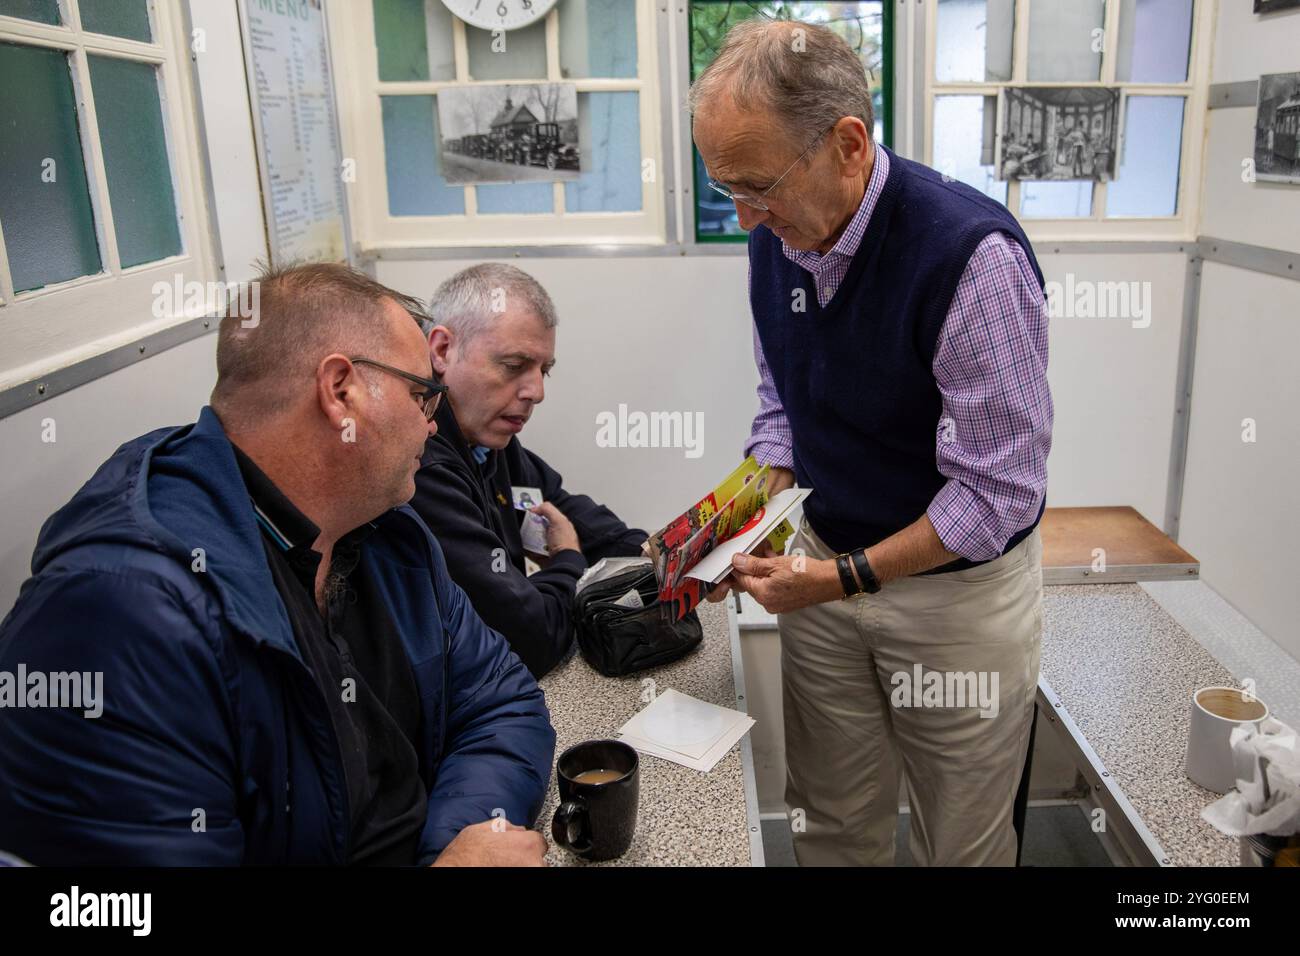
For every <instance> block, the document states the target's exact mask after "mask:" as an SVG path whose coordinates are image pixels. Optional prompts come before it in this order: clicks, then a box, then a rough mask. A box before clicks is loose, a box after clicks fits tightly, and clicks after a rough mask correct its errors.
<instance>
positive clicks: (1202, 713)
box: [1186, 687, 1268, 793]
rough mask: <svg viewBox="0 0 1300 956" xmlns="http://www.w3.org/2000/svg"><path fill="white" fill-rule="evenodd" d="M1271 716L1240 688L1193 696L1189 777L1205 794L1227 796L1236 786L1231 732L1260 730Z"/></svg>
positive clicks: (1202, 691) (1206, 689) (1208, 689)
mask: <svg viewBox="0 0 1300 956" xmlns="http://www.w3.org/2000/svg"><path fill="white" fill-rule="evenodd" d="M1267 716H1268V707H1267V706H1266V705H1265V704H1264V703H1263V701H1261V700H1259V699H1258V698H1256V697H1254V696H1252V695H1250V694H1248V693H1246V692H1245V691H1244V690H1242V689H1241V688H1240V687H1202V688H1201V689H1200V690H1198V691H1197V692H1196V693H1195V694H1193V695H1192V717H1191V724H1190V726H1189V727H1188V731H1187V764H1186V771H1187V776H1188V777H1190V778H1191V779H1192V780H1193V781H1195V782H1196V783H1198V784H1200V785H1201V786H1202V787H1204V788H1205V789H1206V790H1210V791H1212V792H1214V793H1227V792H1228V791H1229V790H1231V789H1232V788H1233V786H1234V785H1235V784H1236V782H1237V774H1236V770H1235V767H1234V763H1233V756H1232V745H1231V743H1230V742H1229V738H1230V737H1231V736H1232V728H1234V727H1236V726H1237V725H1239V724H1243V723H1248V724H1254V725H1255V726H1256V727H1258V726H1259V723H1260V721H1262V720H1263V719H1264V718H1265V717H1267Z"/></svg>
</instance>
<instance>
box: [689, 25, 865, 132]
mask: <svg viewBox="0 0 1300 956" xmlns="http://www.w3.org/2000/svg"><path fill="white" fill-rule="evenodd" d="M723 93H729V94H730V95H731V98H732V100H733V101H734V102H735V104H736V106H737V107H738V108H740V109H741V110H744V111H746V112H751V111H753V112H758V111H770V112H771V113H772V114H774V118H775V119H776V121H777V122H778V123H779V124H780V125H781V126H782V127H784V128H785V129H788V130H790V134H791V137H792V138H793V139H794V140H795V141H796V142H799V143H810V142H812V141H813V139H814V138H815V137H816V136H818V134H820V133H824V132H825V131H826V130H827V129H829V128H830V127H831V126H833V125H834V124H835V123H837V122H839V121H840V120H841V119H842V118H843V117H845V116H856V117H857V118H858V119H860V120H862V122H863V123H864V124H865V125H866V127H867V136H868V137H870V136H871V135H872V131H873V129H874V126H875V116H874V113H873V112H872V108H871V87H870V85H869V84H868V82H867V74H866V71H865V70H864V69H863V67H862V61H861V60H860V59H859V58H858V55H857V54H856V53H854V52H853V48H852V47H850V46H849V45H848V44H847V43H846V42H844V40H843V38H841V37H840V36H839V35H838V34H836V33H834V32H833V31H831V30H829V29H827V28H826V27H822V26H817V25H815V24H811V23H798V22H793V21H789V20H776V21H772V20H765V19H754V20H744V21H742V22H740V23H737V24H736V25H735V26H734V27H732V28H731V29H730V30H729V31H727V36H726V39H725V40H723V42H722V49H721V50H719V51H718V55H717V57H715V58H714V60H713V62H712V63H710V64H709V65H708V67H707V68H705V70H704V72H703V73H701V74H700V75H699V77H698V78H697V79H696V80H695V82H694V83H693V84H691V89H690V92H689V93H687V98H686V103H687V108H688V109H689V110H690V112H691V115H692V116H694V115H696V114H698V113H699V111H700V110H701V109H702V108H704V107H706V106H707V105H708V104H709V103H711V102H713V101H715V100H716V99H717V98H718V97H719V96H720V95H721V94H723Z"/></svg>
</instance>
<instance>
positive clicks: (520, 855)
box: [433, 819, 546, 866]
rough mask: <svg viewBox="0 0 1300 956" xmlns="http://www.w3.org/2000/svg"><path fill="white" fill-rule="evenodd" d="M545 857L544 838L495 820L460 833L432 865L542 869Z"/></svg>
mask: <svg viewBox="0 0 1300 956" xmlns="http://www.w3.org/2000/svg"><path fill="white" fill-rule="evenodd" d="M503 825H504V826H503ZM545 856H546V837H544V836H542V835H541V834H540V833H538V832H537V831H536V830H529V829H528V828H527V827H521V826H516V825H515V824H513V823H511V822H509V821H508V820H505V819H496V820H484V821H483V822H482V823H475V824H473V825H472V826H468V827H466V828H465V829H463V830H461V831H460V832H459V833H457V834H456V836H455V837H454V838H453V839H452V841H451V842H450V843H448V844H447V848H446V849H445V850H443V851H442V853H440V854H439V855H438V859H436V860H434V861H433V865H434V866H545V865H546V860H545Z"/></svg>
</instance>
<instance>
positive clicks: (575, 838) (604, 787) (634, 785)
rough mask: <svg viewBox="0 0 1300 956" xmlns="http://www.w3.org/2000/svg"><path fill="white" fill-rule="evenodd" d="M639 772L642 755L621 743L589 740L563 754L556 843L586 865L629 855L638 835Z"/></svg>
mask: <svg viewBox="0 0 1300 956" xmlns="http://www.w3.org/2000/svg"><path fill="white" fill-rule="evenodd" d="M639 773H640V759H639V757H638V756H637V752H636V751H635V750H634V749H633V748H632V747H629V746H628V745H627V744H625V743H623V742H622V741H620V740H589V741H587V742H586V743H581V744H578V745H576V746H573V747H570V748H569V749H568V750H566V751H565V752H564V753H562V754H561V755H560V759H559V760H557V761H556V762H555V778H556V782H557V783H558V785H559V789H560V805H559V807H557V808H556V810H555V816H554V817H553V818H552V820H551V836H552V837H553V838H554V839H555V842H556V843H558V844H559V845H560V846H562V847H564V848H565V849H566V850H568V851H569V852H571V853H573V854H575V855H577V856H580V857H582V858H583V859H584V860H593V861H594V860H612V859H614V858H615V857H618V856H622V855H623V854H624V853H625V852H627V848H628V847H629V846H631V845H632V837H633V835H634V834H635V832H636V805H637V798H638V791H639V788H640V777H639Z"/></svg>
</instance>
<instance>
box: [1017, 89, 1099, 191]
mask: <svg viewBox="0 0 1300 956" xmlns="http://www.w3.org/2000/svg"><path fill="white" fill-rule="evenodd" d="M1119 114H1120V95H1119V90H1118V89H1107V88H1101V87H1095V86H1018V87H1007V88H1005V89H1003V91H1002V93H1001V95H1000V96H999V97H998V117H999V119H998V122H999V135H998V140H997V146H998V150H997V152H998V155H997V158H996V161H995V162H996V166H997V171H998V172H997V175H998V178H999V179H1019V180H1048V181H1050V180H1055V181H1065V180H1086V181H1092V182H1106V181H1107V180H1109V179H1112V178H1114V176H1115V155H1116V144H1117V140H1118V137H1119V129H1120V115H1119Z"/></svg>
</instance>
